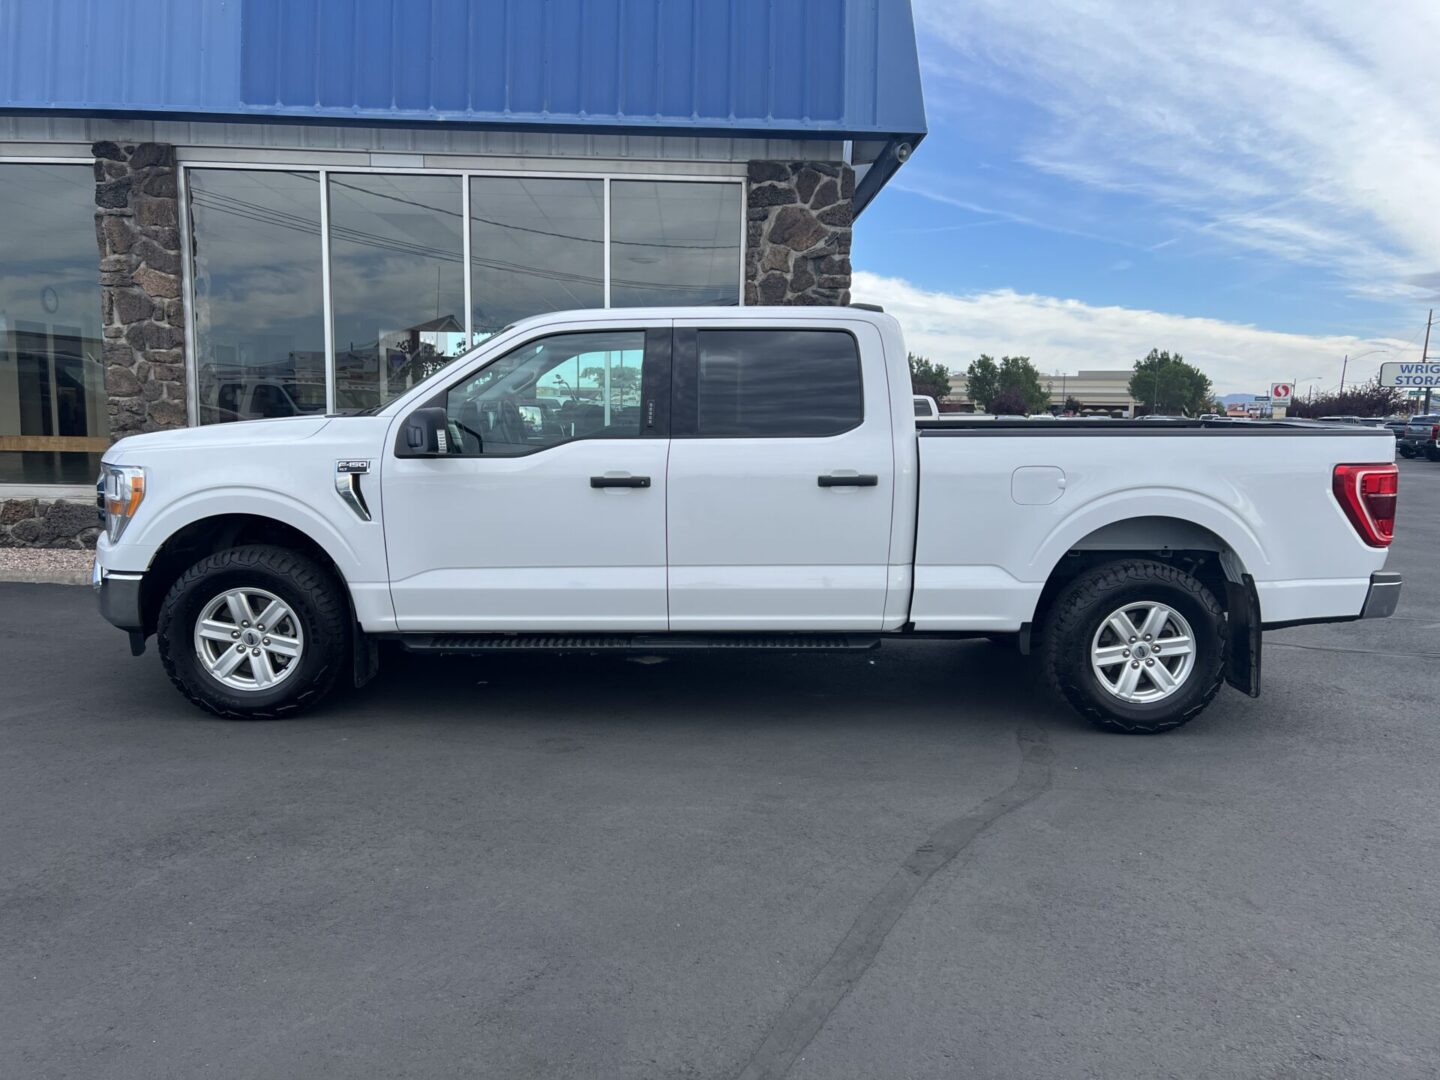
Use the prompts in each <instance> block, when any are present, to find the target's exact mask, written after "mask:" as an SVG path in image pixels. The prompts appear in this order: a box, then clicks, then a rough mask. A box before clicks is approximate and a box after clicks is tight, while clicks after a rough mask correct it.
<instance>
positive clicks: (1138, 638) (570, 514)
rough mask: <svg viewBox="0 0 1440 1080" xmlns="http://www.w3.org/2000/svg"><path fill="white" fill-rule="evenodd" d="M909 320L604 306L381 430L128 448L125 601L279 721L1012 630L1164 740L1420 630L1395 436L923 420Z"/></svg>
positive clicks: (227, 706) (516, 330)
mask: <svg viewBox="0 0 1440 1080" xmlns="http://www.w3.org/2000/svg"><path fill="white" fill-rule="evenodd" d="M905 355H906V354H905V345H904V343H903V341H902V340H901V336H900V329H899V326H898V325H897V323H896V322H895V320H894V319H893V318H891V317H889V316H887V315H885V314H883V313H879V312H878V311H874V310H868V309H867V310H861V309H858V308H855V307H849V308H836V309H814V308H808V309H807V308H737V309H731V310H720V309H714V308H683V309H654V310H645V309H636V310H608V311H576V312H566V313H561V314H554V315H547V316H543V317H539V318H534V319H529V320H526V321H524V322H520V323H517V324H515V325H514V326H511V327H508V328H507V329H505V330H504V331H502V332H501V333H499V334H498V335H496V336H495V337H493V338H491V339H490V340H489V341H487V342H485V343H484V344H483V345H482V346H480V347H479V348H477V349H476V350H474V351H473V352H471V353H469V354H467V355H465V356H463V357H461V358H460V359H458V360H456V361H455V362H454V363H452V364H451V365H450V366H448V367H447V368H445V369H444V370H442V371H440V372H439V373H437V374H436V375H434V376H433V377H431V378H430V379H428V380H427V381H425V382H424V383H422V384H420V385H419V386H416V387H415V388H413V389H412V390H410V391H408V392H407V393H405V394H404V395H403V396H401V397H399V398H397V399H396V400H394V401H391V402H390V403H389V404H387V405H384V406H383V407H381V408H378V409H376V410H374V411H372V412H370V413H368V414H360V415H338V416H298V417H290V418H286V419H277V420H255V421H249V422H244V423H233V424H220V425H214V426H210V427H200V428H193V429H189V430H183V431H171V432H158V433H155V434H148V435H139V436H134V437H131V438H128V439H124V440H122V441H121V442H119V443H117V444H116V445H115V446H114V447H113V448H112V449H111V450H110V451H109V452H108V453H107V454H106V455H105V459H104V471H103V475H102V477H101V481H100V487H101V491H100V503H101V509H102V515H103V518H104V524H105V529H104V532H103V535H102V536H101V538H100V541H99V544H98V547H97V551H96V562H95V575H94V585H95V588H96V590H97V591H98V593H99V598H100V607H101V610H102V612H103V613H104V615H105V616H106V617H107V618H108V619H109V620H110V621H111V622H112V623H114V624H115V625H117V626H119V627H121V628H122V629H124V630H127V631H129V633H130V640H131V647H132V651H134V652H135V653H136V654H137V655H138V654H139V653H140V652H142V651H143V650H144V647H145V642H146V639H147V638H148V637H150V636H151V635H152V634H153V635H155V636H156V637H157V639H158V644H159V651H160V655H161V658H162V660H163V661H164V664H165V667H166V670H167V671H168V672H169V674H170V677H171V678H172V680H173V681H174V683H175V685H176V686H177V687H178V688H179V689H180V690H181V692H182V693H184V694H185V695H186V696H187V697H188V698H190V700H191V701H193V702H195V703H196V704H197V705H200V706H202V707H203V708H205V709H208V710H210V711H211V712H214V713H218V714H219V715H221V716H227V717H236V718H245V717H275V716H281V715H286V714H289V713H293V712H295V711H297V710H299V709H301V708H302V707H305V706H308V705H311V704H313V703H315V702H317V701H319V700H320V699H321V698H323V697H324V696H325V695H326V693H327V692H328V691H329V690H331V688H332V687H333V686H334V684H336V683H337V682H338V681H340V680H341V679H342V678H344V679H345V680H347V681H352V682H354V683H355V685H357V686H358V685H361V684H363V683H364V682H365V681H366V680H367V679H368V678H369V677H370V676H371V675H372V674H373V673H374V671H375V668H376V664H377V655H378V653H377V647H376V646H377V642H379V641H381V640H384V639H394V640H396V641H398V642H399V643H401V644H402V645H403V646H405V647H407V648H410V649H415V650H430V651H436V652H446V653H467V652H473V651H482V650H504V651H513V650H516V649H540V650H584V651H599V650H608V649H638V650H643V651H644V652H647V653H653V652H658V651H663V650H665V649H681V648H685V649H689V648H696V647H716V648H737V647H739V648H753V649H787V650H811V649H849V648H857V649H858V648H868V647H872V646H874V645H875V644H877V643H878V642H880V641H883V640H884V639H886V638H920V637H930V638H936V637H940V638H964V637H991V638H1002V639H1008V640H1011V641H1013V642H1014V643H1015V644H1017V645H1018V647H1019V648H1020V650H1021V651H1022V652H1025V653H1031V652H1033V653H1035V654H1037V656H1038V659H1039V663H1040V666H1041V669H1042V670H1043V671H1044V673H1045V675H1046V676H1047V678H1048V679H1049V680H1050V682H1051V683H1052V684H1053V685H1054V687H1055V688H1056V689H1057V690H1058V691H1059V693H1060V694H1061V695H1062V696H1063V697H1064V698H1065V699H1067V700H1068V701H1069V702H1070V703H1071V704H1072V705H1073V706H1074V707H1075V708H1076V709H1078V710H1079V711H1080V712H1081V713H1082V714H1084V715H1085V716H1086V717H1088V718H1089V719H1090V720H1092V721H1093V722H1095V723H1097V724H1099V725H1100V726H1102V727H1106V728H1110V729H1112V730H1118V731H1127V732H1154V731H1162V730H1165V729H1168V728H1173V727H1176V726H1178V725H1180V724H1182V723H1184V722H1185V721H1187V720H1189V719H1190V718H1191V717H1193V716H1195V715H1196V714H1197V713H1199V712H1200V711H1201V710H1202V709H1203V708H1204V707H1205V705H1206V704H1207V703H1208V702H1209V701H1210V699H1211V698H1212V697H1214V695H1215V693H1216V692H1217V690H1219V688H1220V686H1221V684H1222V683H1223V682H1227V681H1228V682H1229V683H1230V684H1231V685H1232V686H1235V687H1236V688H1238V689H1240V690H1241V691H1244V692H1246V693H1249V694H1252V695H1253V694H1257V693H1258V692H1259V687H1260V633H1261V630H1262V629H1264V628H1273V627H1277V626H1288V625H1293V624H1296V623H1304V622H1334V621H1345V620H1350V619H1358V618H1365V617H1372V616H1383V615H1388V614H1390V613H1391V612H1392V611H1393V610H1394V607H1395V603H1396V600H1397V598H1398V596H1399V591H1400V580H1399V575H1397V574H1393V573H1390V574H1387V573H1385V572H1384V571H1383V568H1384V565H1385V555H1386V547H1387V545H1388V544H1389V543H1390V539H1391V534H1392V531H1393V526H1394V518H1395V503H1396V486H1397V485H1396V480H1397V475H1396V471H1395V465H1394V462H1393V458H1394V452H1395V451H1394V440H1393V438H1392V437H1391V436H1390V434H1389V433H1388V432H1386V431H1380V430H1369V429H1365V428H1356V429H1353V430H1345V429H1342V428H1338V427H1333V426H1323V425H1307V424H1304V423H1303V422H1291V423H1285V422H1269V423H1267V422H1260V421H1256V422H1226V421H1219V422H1212V423H1202V422H1199V421H1174V422H1171V423H1168V424H1144V423H1129V422H1125V421H1112V422H1110V423H1106V424H1087V423H1081V422H1069V421H1058V422H1053V423H1049V424H1036V423H1033V422H1029V421H1023V420H1021V421H1005V420H990V421H988V422H984V423H980V422H977V423H973V424H966V423H963V422H961V423H947V424H944V425H941V424H938V423H935V424H929V423H926V422H924V421H920V422H917V421H916V419H915V417H914V416H913V415H912V413H913V411H914V406H913V401H912V394H911V390H910V381H909V376H908V372H907V367H906V360H905Z"/></svg>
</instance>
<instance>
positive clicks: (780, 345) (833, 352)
mask: <svg viewBox="0 0 1440 1080" xmlns="http://www.w3.org/2000/svg"><path fill="white" fill-rule="evenodd" d="M698 336H699V342H698V345H699V349H698V352H699V372H698V378H697V380H696V383H697V391H696V393H697V420H696V434H697V435H698V436H700V437H701V438H705V437H717V436H752V437H760V438H775V437H785V436H788V437H792V438H794V437H804V436H817V435H838V434H839V433H840V432H842V431H848V430H849V429H850V428H853V427H855V426H856V425H857V424H859V423H860V420H861V417H862V416H863V413H864V407H863V404H862V398H861V389H860V354H859V351H858V350H857V349H856V347H855V339H854V338H853V337H851V336H850V335H849V334H847V333H845V332H844V331H840V330H701V331H699V335H698Z"/></svg>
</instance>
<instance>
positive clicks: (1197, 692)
mask: <svg viewBox="0 0 1440 1080" xmlns="http://www.w3.org/2000/svg"><path fill="white" fill-rule="evenodd" d="M1144 602H1158V603H1163V604H1166V605H1168V606H1169V607H1171V608H1172V609H1174V610H1175V611H1177V612H1179V613H1180V614H1181V615H1183V616H1184V618H1185V619H1186V621H1188V622H1189V624H1190V628H1191V631H1192V633H1193V635H1194V643H1195V654H1194V655H1195V659H1194V666H1193V668H1192V669H1191V671H1190V674H1189V676H1188V677H1187V678H1186V679H1185V680H1184V682H1182V683H1181V685H1180V687H1179V688H1178V689H1176V690H1175V691H1174V692H1173V693H1171V694H1170V696H1169V697H1165V698H1162V699H1160V700H1158V701H1153V702H1144V703H1136V702H1129V701H1125V700H1123V699H1121V698H1119V697H1117V696H1115V694H1113V693H1111V691H1110V690H1108V689H1107V688H1106V687H1105V686H1104V685H1102V684H1101V682H1100V680H1099V679H1098V678H1097V677H1096V675H1095V672H1094V669H1093V668H1092V667H1091V663H1090V649H1091V644H1092V642H1094V641H1095V638H1096V634H1097V633H1099V631H1100V628H1101V626H1102V624H1104V622H1105V620H1106V619H1108V618H1109V616H1110V615H1111V614H1112V613H1113V612H1115V611H1116V610H1117V609H1119V608H1121V607H1122V606H1124V605H1125V604H1139V603H1144ZM1228 637H1229V624H1228V623H1227V622H1226V619H1225V613H1224V610H1223V609H1222V608H1221V607H1220V605H1219V603H1217V602H1216V600H1215V597H1214V596H1213V595H1212V594H1211V592H1210V590H1209V589H1207V588H1206V587H1205V586H1204V585H1203V584H1202V583H1201V582H1200V581H1199V580H1198V579H1196V578H1195V577H1192V576H1191V575H1190V574H1187V573H1185V572H1184V571H1183V570H1180V569H1178V568H1176V567H1174V566H1170V565H1167V564H1166V563H1161V562H1155V561H1152V560H1149V559H1124V560H1121V561H1117V562H1112V563H1105V564H1102V565H1100V566H1096V567H1093V568H1092V569H1090V570H1087V571H1086V572H1084V573H1082V574H1080V575H1079V576H1078V577H1076V578H1075V579H1074V580H1073V581H1071V582H1070V583H1069V584H1067V585H1066V586H1065V587H1064V588H1063V589H1062V590H1061V591H1060V594H1059V595H1058V596H1057V597H1056V598H1055V602H1054V603H1053V604H1052V605H1051V607H1050V610H1049V611H1048V612H1047V613H1046V615H1045V618H1044V621H1043V625H1042V629H1041V637H1040V643H1039V649H1038V652H1039V654H1040V662H1041V665H1042V666H1043V668H1044V670H1045V675H1046V678H1048V679H1049V681H1050V685H1051V686H1053V687H1054V688H1055V690H1056V692H1057V693H1059V694H1060V696H1061V697H1063V698H1064V699H1065V700H1066V701H1068V702H1069V703H1070V704H1071V705H1072V706H1073V707H1074V708H1075V709H1076V711H1078V712H1079V713H1080V715H1082V716H1083V717H1085V719H1087V720H1089V721H1090V722H1091V723H1092V724H1094V725H1096V726H1097V727H1100V728H1104V729H1105V730H1107V731H1116V732H1122V733H1124V734H1129V735H1154V734H1157V733H1159V732H1162V731H1170V730H1172V729H1173V728H1177V727H1179V726H1180V725H1181V724H1184V723H1186V722H1187V721H1189V720H1192V719H1194V718H1195V717H1196V716H1198V715H1199V714H1200V713H1201V712H1202V711H1203V710H1204V708H1205V706H1206V705H1208V704H1210V699H1211V698H1213V697H1214V696H1215V694H1216V692H1217V691H1218V690H1219V689H1220V684H1221V683H1222V682H1223V681H1224V668H1225V663H1224V661H1225V647H1226V642H1227V640H1228Z"/></svg>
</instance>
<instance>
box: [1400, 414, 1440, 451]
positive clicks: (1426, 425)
mask: <svg viewBox="0 0 1440 1080" xmlns="http://www.w3.org/2000/svg"><path fill="white" fill-rule="evenodd" d="M1396 448H1397V449H1398V450H1399V451H1400V456H1401V457H1407V458H1413V457H1420V456H1421V455H1422V454H1423V455H1424V456H1425V457H1427V458H1429V459H1430V460H1431V461H1440V413H1425V414H1424V415H1422V416H1412V417H1410V420H1409V422H1408V423H1407V424H1406V425H1405V430H1404V432H1402V433H1401V435H1400V442H1399V443H1398V444H1397V446H1396Z"/></svg>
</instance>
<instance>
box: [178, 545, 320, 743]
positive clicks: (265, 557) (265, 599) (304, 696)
mask: <svg viewBox="0 0 1440 1080" xmlns="http://www.w3.org/2000/svg"><path fill="white" fill-rule="evenodd" d="M156 637H157V643H158V645H159V647H160V658H161V660H162V661H163V662H164V664H165V671H166V673H167V674H168V675H169V676H170V681H171V682H173V683H174V684H175V686H176V687H177V688H178V689H179V690H180V692H181V693H182V694H184V695H185V696H186V697H187V698H189V699H190V700H191V701H192V702H194V703H195V704H196V705H199V706H200V707H201V708H203V709H206V710H208V711H209V712H213V713H215V714H216V715H217V716H224V717H227V718H230V719H234V720H267V719H275V718H279V717H283V716H289V715H292V714H294V713H297V712H299V711H300V710H301V709H304V708H306V707H308V706H310V705H313V704H314V703H315V702H317V701H319V700H320V699H321V698H322V697H324V696H325V694H326V693H328V692H329V690H330V688H331V687H332V686H333V685H334V683H335V679H336V677H337V676H338V675H339V674H340V672H341V670H342V669H343V666H344V661H345V657H346V655H347V646H348V642H349V637H348V614H347V608H346V604H345V600H344V598H343V596H342V595H341V594H340V591H339V586H338V584H337V583H336V582H335V580H334V579H333V577H332V575H331V574H329V573H328V572H327V571H326V570H325V569H324V568H322V567H321V566H319V565H318V564H316V563H315V562H314V561H313V560H311V559H308V558H306V557H305V556H303V555H299V554H297V553H295V552H293V551H287V550H285V549H284V548H278V547H269V546H261V545H256V546H252V547H241V548H232V549H230V550H227V551H221V552H217V553H216V554H214V555H210V556H208V557H206V558H204V559H201V560H200V561H199V562H198V563H196V564H195V565H194V566H192V567H191V568H190V569H189V570H187V571H185V573H184V574H182V575H181V576H180V579H179V580H178V581H176V582H175V584H174V585H173V586H172V587H171V589H170V592H169V594H168V595H167V596H166V597H165V602H164V604H163V605H162V606H161V609H160V619H159V626H158V628H157V635H156Z"/></svg>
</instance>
